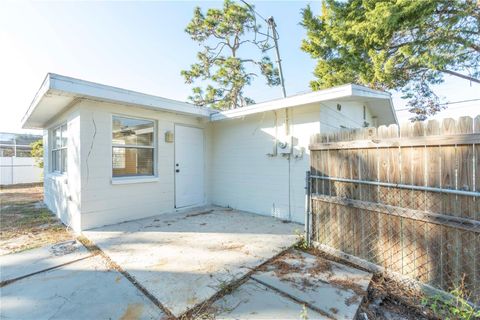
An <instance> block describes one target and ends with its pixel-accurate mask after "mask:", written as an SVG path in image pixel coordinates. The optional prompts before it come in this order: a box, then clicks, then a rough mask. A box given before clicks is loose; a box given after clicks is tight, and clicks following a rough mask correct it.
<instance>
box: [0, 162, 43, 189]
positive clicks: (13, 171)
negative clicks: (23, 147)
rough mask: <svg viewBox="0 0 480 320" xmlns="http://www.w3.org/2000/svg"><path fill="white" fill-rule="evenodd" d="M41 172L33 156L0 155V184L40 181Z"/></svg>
mask: <svg viewBox="0 0 480 320" xmlns="http://www.w3.org/2000/svg"><path fill="white" fill-rule="evenodd" d="M42 172H43V169H41V168H39V167H37V166H36V165H35V158H25V157H0V185H10V184H19V183H36V182H42V180H43V179H42Z"/></svg>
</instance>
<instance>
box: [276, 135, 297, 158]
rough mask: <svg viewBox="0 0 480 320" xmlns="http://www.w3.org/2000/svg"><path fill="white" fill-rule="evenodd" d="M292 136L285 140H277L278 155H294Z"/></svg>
mask: <svg viewBox="0 0 480 320" xmlns="http://www.w3.org/2000/svg"><path fill="white" fill-rule="evenodd" d="M292 142H293V138H292V136H288V137H286V138H285V139H279V140H277V153H278V154H291V153H292V144H293V143H292Z"/></svg>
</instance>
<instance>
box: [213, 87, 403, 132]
mask: <svg viewBox="0 0 480 320" xmlns="http://www.w3.org/2000/svg"><path fill="white" fill-rule="evenodd" d="M348 99H355V100H359V101H362V102H368V103H369V105H370V107H371V109H372V111H373V112H374V113H375V115H377V116H378V117H379V118H380V117H381V118H383V119H382V120H383V122H385V123H392V122H395V123H396V122H397V118H396V115H395V111H394V109H393V104H392V100H391V95H390V93H387V92H383V91H378V90H373V89H370V88H367V87H364V86H359V85H356V84H346V85H342V86H337V87H332V88H328V89H323V90H318V91H313V92H309V93H303V94H298V95H293V96H290V97H286V98H282V99H275V100H270V101H266V102H262V103H258V104H254V105H251V106H246V107H243V108H237V109H232V110H227V111H219V112H217V113H214V114H212V116H211V117H210V119H211V120H212V121H219V120H224V119H233V118H239V117H244V116H248V115H251V114H255V113H259V112H265V111H274V110H279V109H284V108H291V107H297V106H303V105H307V104H312V103H318V102H324V101H331V100H348ZM380 124H383V123H380Z"/></svg>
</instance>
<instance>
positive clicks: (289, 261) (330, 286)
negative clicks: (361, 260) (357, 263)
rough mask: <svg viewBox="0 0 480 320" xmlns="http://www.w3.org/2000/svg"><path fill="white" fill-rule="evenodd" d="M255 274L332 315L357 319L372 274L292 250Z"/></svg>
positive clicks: (270, 284) (335, 317)
mask: <svg viewBox="0 0 480 320" xmlns="http://www.w3.org/2000/svg"><path fill="white" fill-rule="evenodd" d="M251 277H252V278H253V279H255V280H257V281H259V282H260V283H263V284H265V285H267V286H271V287H272V288H275V289H276V290H279V291H281V292H284V293H285V294H288V295H289V296H291V297H293V298H295V299H297V300H300V301H303V302H305V303H307V304H308V305H309V306H311V307H312V308H313V309H314V310H317V311H319V312H321V313H322V314H325V315H328V316H329V317H331V318H334V319H354V318H355V316H356V314H357V311H358V308H359V306H360V304H361V302H362V299H363V297H364V296H365V295H366V291H367V289H368V285H369V283H370V280H371V278H372V275H371V274H370V273H367V272H364V271H361V270H358V269H355V268H351V267H348V266H345V265H342V264H339V263H336V262H333V261H329V260H325V259H323V258H321V257H317V256H313V255H310V254H307V253H304V252H300V251H297V250H292V251H289V252H287V253H286V254H285V255H283V256H281V257H279V258H277V259H275V260H274V261H273V262H272V263H270V264H268V265H267V266H265V268H264V270H260V271H257V272H255V273H254V274H253V275H252V276H251Z"/></svg>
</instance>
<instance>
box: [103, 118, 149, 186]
mask: <svg viewBox="0 0 480 320" xmlns="http://www.w3.org/2000/svg"><path fill="white" fill-rule="evenodd" d="M115 117H117V118H126V119H132V120H144V121H151V122H152V123H153V141H152V145H151V146H142V145H131V144H116V143H113V137H112V134H113V119H114V118H115ZM157 141H158V140H157V121H156V120H155V119H151V118H143V117H137V116H131V115H125V114H112V115H111V117H110V176H111V181H112V184H119V183H123V182H125V183H130V182H136V181H139V182H143V181H145V182H150V181H157V178H158V175H157V174H158V171H157V151H158V142H157ZM113 148H124V149H127V148H134V149H152V154H153V159H152V161H153V172H152V174H151V175H143V174H142V175H139V174H137V175H128V176H114V175H113Z"/></svg>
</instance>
